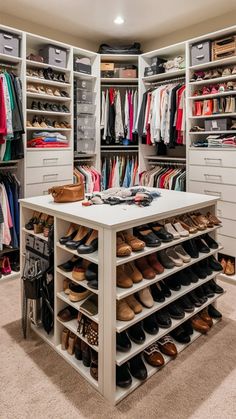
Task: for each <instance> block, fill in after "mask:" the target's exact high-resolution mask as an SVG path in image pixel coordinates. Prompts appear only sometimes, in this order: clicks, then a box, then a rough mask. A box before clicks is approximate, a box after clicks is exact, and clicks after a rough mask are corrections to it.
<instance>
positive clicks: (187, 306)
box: [178, 295, 194, 313]
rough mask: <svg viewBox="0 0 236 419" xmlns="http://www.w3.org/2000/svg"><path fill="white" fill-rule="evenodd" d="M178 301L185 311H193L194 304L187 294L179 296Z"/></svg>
mask: <svg viewBox="0 0 236 419" xmlns="http://www.w3.org/2000/svg"><path fill="white" fill-rule="evenodd" d="M178 303H179V304H180V305H181V307H182V308H183V309H184V311H185V312H186V313H192V312H193V311H194V304H193V303H192V301H191V300H190V298H189V297H188V296H187V295H184V296H183V297H181V298H180V299H179V300H178Z"/></svg>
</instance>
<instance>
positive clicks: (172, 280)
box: [163, 275, 181, 291]
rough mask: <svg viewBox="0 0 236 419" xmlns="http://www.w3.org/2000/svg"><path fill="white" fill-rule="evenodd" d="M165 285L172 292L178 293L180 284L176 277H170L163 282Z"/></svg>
mask: <svg viewBox="0 0 236 419" xmlns="http://www.w3.org/2000/svg"><path fill="white" fill-rule="evenodd" d="M163 281H164V282H165V284H166V285H167V286H168V287H169V288H170V289H171V290H173V291H179V290H180V288H181V284H180V282H179V278H178V276H177V275H171V276H169V277H168V278H165V279H164V280H163Z"/></svg>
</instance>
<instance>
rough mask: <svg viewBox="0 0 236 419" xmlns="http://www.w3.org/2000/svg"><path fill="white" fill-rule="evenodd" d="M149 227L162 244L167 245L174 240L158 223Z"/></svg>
mask: <svg viewBox="0 0 236 419" xmlns="http://www.w3.org/2000/svg"><path fill="white" fill-rule="evenodd" d="M149 227H150V228H151V229H152V231H153V233H154V234H155V235H156V236H157V237H158V239H160V240H161V241H162V242H163V243H168V242H171V241H172V240H174V236H173V234H171V233H168V231H166V229H165V228H164V227H163V226H162V225H161V224H159V223H151V224H149Z"/></svg>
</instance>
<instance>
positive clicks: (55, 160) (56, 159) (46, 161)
mask: <svg viewBox="0 0 236 419" xmlns="http://www.w3.org/2000/svg"><path fill="white" fill-rule="evenodd" d="M57 161H58V158H57V157H55V158H52V159H43V164H49V163H53V162H55V163H56V162H57Z"/></svg>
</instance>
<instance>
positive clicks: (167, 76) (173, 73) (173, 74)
mask: <svg viewBox="0 0 236 419" xmlns="http://www.w3.org/2000/svg"><path fill="white" fill-rule="evenodd" d="M184 75H185V69H183V70H176V71H171V72H169V73H161V74H153V75H152V76H146V77H142V79H143V81H144V83H146V82H155V81H162V80H170V81H171V79H172V78H174V77H181V76H184Z"/></svg>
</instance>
